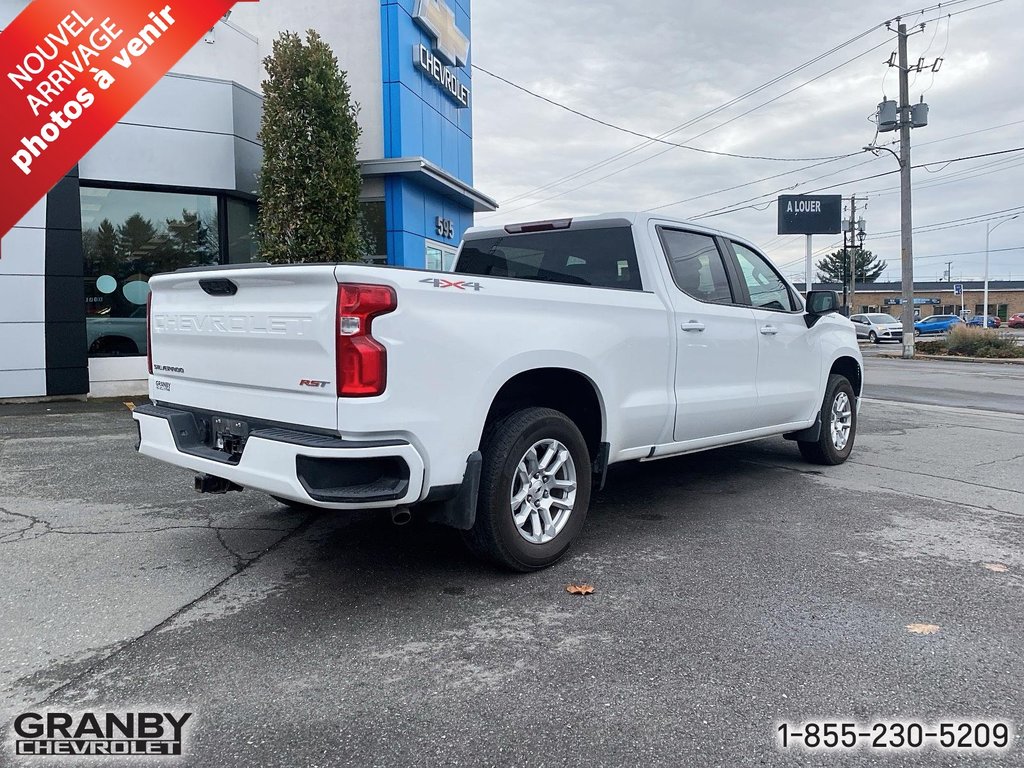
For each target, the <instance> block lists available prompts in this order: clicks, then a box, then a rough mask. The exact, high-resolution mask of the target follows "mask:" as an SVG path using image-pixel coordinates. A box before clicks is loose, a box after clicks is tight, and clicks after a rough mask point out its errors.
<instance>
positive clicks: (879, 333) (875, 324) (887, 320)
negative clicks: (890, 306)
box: [850, 313, 903, 344]
mask: <svg viewBox="0 0 1024 768" xmlns="http://www.w3.org/2000/svg"><path fill="white" fill-rule="evenodd" d="M850 322H851V323H853V325H854V327H855V328H856V329H857V338H858V339H867V340H868V341H870V342H872V343H874V344H881V343H882V342H883V341H902V340H903V323H901V322H900V321H899V320H897V319H896V318H895V317H893V316H892V315H883V314H877V313H876V314H869V315H852V316H851V317H850Z"/></svg>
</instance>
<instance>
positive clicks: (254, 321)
mask: <svg viewBox="0 0 1024 768" xmlns="http://www.w3.org/2000/svg"><path fill="white" fill-rule="evenodd" d="M150 286H151V288H152V291H153V294H152V299H151V301H152V306H151V309H150V312H151V321H150V333H151V342H150V350H151V353H152V363H153V374H154V376H153V378H152V379H151V384H150V395H151V397H152V398H153V399H154V400H158V401H160V402H163V403H167V404H174V405H182V406H188V407H191V408H198V409H202V410H206V411H211V412H214V413H222V414H229V415H234V416H240V417H247V418H252V419H261V420H266V421H275V422H286V423H288V424H295V425H303V426H309V427H314V428H319V429H329V430H336V429H337V428H338V400H337V391H336V379H337V373H336V370H335V338H336V333H337V330H336V323H337V300H338V284H337V281H336V279H335V277H334V267H333V266H331V265H309V266H286V267H250V268H240V269H230V268H228V269H222V270H197V271H194V272H177V273H173V274H169V275H161V276H158V277H155V278H153V279H152V280H151V281H150Z"/></svg>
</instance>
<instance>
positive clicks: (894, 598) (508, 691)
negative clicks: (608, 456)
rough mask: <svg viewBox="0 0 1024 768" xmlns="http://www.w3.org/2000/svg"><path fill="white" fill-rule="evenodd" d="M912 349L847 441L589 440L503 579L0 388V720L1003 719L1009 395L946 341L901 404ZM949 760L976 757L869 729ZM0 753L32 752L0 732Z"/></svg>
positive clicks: (567, 739) (695, 738)
mask: <svg viewBox="0 0 1024 768" xmlns="http://www.w3.org/2000/svg"><path fill="white" fill-rule="evenodd" d="M915 365H916V363H913V362H909V363H902V362H898V361H888V360H887V361H881V360H878V361H875V360H873V359H872V360H869V361H868V377H869V382H874V383H871V384H869V389H868V395H869V397H870V399H869V400H868V401H867V402H865V404H864V407H863V411H862V419H861V424H860V434H859V436H858V439H857V446H856V448H855V452H854V455H853V457H852V459H851V461H849V462H848V463H847V464H845V465H843V466H841V467H815V466H811V465H808V464H805V463H803V462H802V461H801V460H800V457H799V454H798V453H797V451H796V450H795V447H794V446H793V445H792V444H790V443H786V442H785V441H782V440H768V441H763V442H759V443H753V444H749V445H745V446H738V447H734V448H730V449H725V450H720V451H715V452H711V453H707V454H702V455H696V456H691V457H683V458H678V459H670V460H665V461H659V462H653V463H649V464H630V465H625V466H619V467H615V468H613V470H612V471H611V473H610V476H609V485H608V487H607V489H606V490H605V491H603V492H602V493H599V494H597V495H596V496H595V499H594V503H593V507H592V510H591V514H590V516H589V518H588V521H587V525H586V526H585V528H584V531H583V534H582V537H581V539H580V541H579V542H578V544H577V546H576V547H575V548H574V550H573V552H572V553H571V555H570V556H569V557H568V558H567V559H566V560H564V561H563V562H562V563H559V564H558V565H556V566H555V567H553V568H551V569H549V570H547V571H544V572H541V573H537V574H530V575H526V576H517V575H509V574H505V573H500V572H496V571H494V570H492V569H490V568H488V567H486V566H482V565H480V564H478V563H476V562H475V561H473V560H472V559H471V558H470V557H469V556H468V555H467V554H466V553H465V552H464V551H463V549H462V548H461V545H460V543H459V542H458V537H457V536H456V535H454V534H453V533H452V532H450V531H447V530H445V529H441V528H434V527H431V526H428V525H424V524H420V523H417V522H414V523H413V524H412V525H409V526H406V527H403V528H396V527H394V526H392V525H391V524H390V523H389V522H388V521H387V520H386V519H385V517H384V516H383V515H380V514H372V513H358V514H334V513H296V512H294V511H291V510H289V509H287V508H285V507H282V506H281V505H279V504H277V503H276V502H274V501H273V500H271V499H269V498H268V497H265V496H262V495H260V494H256V493H249V492H246V493H237V494H229V495H227V496H211V497H206V496H199V495H197V494H195V493H194V492H193V491H192V490H191V475H190V473H188V472H185V471H182V470H177V469H174V468H171V467H168V466H165V465H162V464H160V463H158V462H154V461H151V460H148V459H145V458H143V457H140V456H137V455H136V454H135V453H134V451H133V446H134V441H135V430H134V427H133V426H132V423H131V419H130V414H129V413H128V411H127V410H126V409H125V408H124V407H123V405H121V404H119V403H88V404H60V405H56V404H54V405H38V406H0V579H2V583H3V584H4V589H3V590H2V591H0V729H2V730H0V733H3V738H6V737H7V736H8V735H9V722H10V720H11V718H12V717H13V716H14V715H15V714H17V713H18V712H21V711H25V710H26V709H28V708H33V709H38V708H54V709H65V708H66V709H68V710H69V711H82V710H86V709H90V708H93V709H98V710H101V711H105V710H107V709H113V710H116V709H118V708H120V709H122V710H124V709H131V708H140V707H149V706H163V707H168V708H169V709H168V711H170V709H174V710H176V711H191V712H194V713H195V716H194V718H193V720H192V721H191V722H190V724H189V726H188V728H187V729H186V751H187V756H186V758H184V759H183V760H182V761H181V762H180V763H176V764H181V765H189V766H192V765H195V766H215V767H216V768H228V767H233V766H250V765H261V766H289V768H290V767H291V766H300V765H301V766H325V767H326V766H337V765H358V766H376V765H379V766H396V765H401V766H404V765H416V766H420V765H422V766H432V765H441V764H444V765H467V766H480V765H494V766H505V765H568V766H577V765H578V766H602V765H607V766H617V765H641V764H642V765H666V766H677V765H684V766H725V765H729V766H732V765H751V764H754V765H820V764H821V762H822V757H821V755H818V754H811V753H806V752H800V751H794V750H790V751H787V752H783V751H781V750H779V749H777V748H776V747H775V746H774V742H773V734H774V733H775V727H776V726H777V724H778V723H779V722H780V721H782V720H787V721H790V722H799V721H801V720H807V719H811V718H820V719H832V720H850V719H852V720H856V721H859V722H861V723H870V722H873V721H877V720H881V719H902V720H915V719H917V720H925V721H932V722H934V721H937V720H940V719H945V718H953V717H956V718H971V719H1003V720H1006V719H1009V720H1011V721H1014V722H1015V724H1016V728H1017V731H1018V732H1020V731H1024V714H1022V713H1024V636H1022V633H1021V628H1022V627H1024V601H1022V600H1021V594H1022V591H1024V471H1022V467H1021V466H1020V464H1019V462H1020V459H1019V458H1016V459H1015V458H1012V457H1015V456H1018V454H1020V450H1021V440H1022V438H1024V408H1020V407H1019V406H1018V407H1017V410H1016V412H1002V413H1000V412H996V411H993V410H990V409H987V408H986V407H985V405H986V403H989V402H990V401H989V400H987V399H986V398H990V397H993V396H994V397H997V398H998V402H999V404H1000V406H1001V407H1003V410H1006V409H1008V408H1009V407H1010V405H1011V404H1012V402H1011V401H1010V400H1008V399H1007V396H1006V389H1007V385H1006V383H1005V382H1004V381H1002V380H1001V379H998V378H995V379H991V381H993V382H997V383H994V384H992V386H991V387H990V389H992V390H993V391H992V392H986V391H984V389H985V387H986V384H985V382H986V381H988V380H989V379H987V378H986V377H980V378H978V379H970V380H964V381H963V382H961V384H959V385H956V386H954V387H952V388H951V387H950V386H949V382H950V377H954V376H956V375H958V374H957V371H962V370H963V369H964V366H962V365H961V366H959V367H957V368H955V369H950V370H944V371H943V373H942V376H939V377H937V378H936V379H935V380H934V382H935V384H934V386H932V387H931V389H930V390H929V391H928V392H927V393H926V394H925V395H923V396H921V397H915V398H914V399H919V400H925V401H926V402H930V403H932V404H931V405H928V404H920V403H908V402H901V398H902V397H903V395H904V394H905V392H906V391H908V388H913V389H914V391H915V392H920V391H921V390H924V389H928V388H929V381H930V379H929V377H928V376H921V375H920V373H919V372H918V370H917V369H915V368H914V367H913V366H915ZM929 365H931V364H929ZM950 365H956V364H950ZM882 366H884V375H881V374H880V375H878V376H877V377H875V378H872V376H873V375H874V374H875V373H876V372H877V371H878V370H879V369H881V367H882ZM1021 373H1024V371H1021ZM961 375H963V374H961ZM978 382H981V384H980V385H979V384H978ZM979 386H980V388H981V389H982V390H983V391H980V392H978V391H977V390H978V388H979ZM972 393H973V395H972ZM972 397H975V398H976V399H974V400H972ZM991 566H999V567H998V568H996V569H995V570H993V569H992V568H991ZM580 581H586V582H589V583H591V584H593V585H594V586H595V588H596V591H595V594H594V595H591V596H589V597H585V598H581V597H575V596H572V595H568V594H566V593H565V585H566V584H568V583H571V582H580ZM915 623H923V624H934V625H936V626H938V627H939V630H938V632H937V633H936V634H933V635H927V636H922V635H915V634H911V633H909V632H908V631H907V625H910V624H915ZM841 759H842V760H843V762H844V764H845V763H851V764H861V763H866V762H872V763H876V762H877V761H878V759H879V756H878V754H877V752H872V751H871V750H867V749H862V750H859V751H856V752H853V753H850V754H847V755H844V756H843V757H842V758H841ZM954 760H955V763H956V764H957V765H990V764H993V763H994V762H996V758H995V757H994V756H992V755H986V754H966V753H963V754H957V755H955V756H953V755H950V756H943V755H941V754H940V753H938V752H936V751H934V750H932V751H928V752H925V753H922V754H916V755H915V754H913V753H905V752H904V753H898V754H897V753H890V754H888V755H886V756H885V761H886V763H887V764H889V765H896V766H902V765H915V766H916V765H939V764H947V763H949V762H950V761H954ZM37 762H40V764H41V761H37ZM8 764H14V765H19V766H21V765H30V764H32V763H14V758H13V757H12V756H11V751H10V749H9V747H7V746H6V745H3V744H2V739H0V765H2V766H6V765H8ZM89 764H90V765H96V766H104V768H106V765H111V766H116V765H123V764H125V763H119V762H117V761H116V760H111V761H109V762H104V761H102V760H98V761H94V760H90V761H89ZM950 764H951V763H950ZM998 764H1000V765H1024V743H1022V742H1021V737H1020V736H1017V737H1016V741H1015V746H1014V749H1013V750H1012V751H1011V752H1009V753H1007V754H1005V755H1002V756H1001V757H999V759H998Z"/></svg>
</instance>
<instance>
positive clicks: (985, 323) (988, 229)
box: [981, 213, 1020, 328]
mask: <svg viewBox="0 0 1024 768" xmlns="http://www.w3.org/2000/svg"><path fill="white" fill-rule="evenodd" d="M1017 216H1020V214H1019V213H1018V214H1016V215H1015V216H1011V217H1010V218H1008V219H1003V220H1002V221H1000V222H999V223H998V224H996V225H995V226H992V222H989V223H987V224H986V225H985V298H984V302H985V303H984V304H983V305H982V307H983V309H982V311H981V316H982V318H983V319H982V321H981V327H982V328H988V241H989V237H990V236H991V235H992V230H994V229H996V228H997V227H998V226H999V224H1005V223H1006V222H1008V221H1013V220H1014V219H1016V218H1017Z"/></svg>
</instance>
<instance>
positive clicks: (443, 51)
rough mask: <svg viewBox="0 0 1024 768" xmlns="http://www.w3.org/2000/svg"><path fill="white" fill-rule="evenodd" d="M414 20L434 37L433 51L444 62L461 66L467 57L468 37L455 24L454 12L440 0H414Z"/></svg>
mask: <svg viewBox="0 0 1024 768" xmlns="http://www.w3.org/2000/svg"><path fill="white" fill-rule="evenodd" d="M413 18H415V19H416V22H417V23H418V24H419V25H420V26H421V27H423V29H425V30H426V31H427V33H428V34H429V35H430V36H431V37H433V38H434V40H435V43H434V52H435V53H436V54H437V55H438V56H439V57H441V59H443V60H444V61H445V63H446V64H450V65H452V66H456V67H461V66H464V65H465V64H466V61H467V60H468V58H469V38H468V37H466V36H465V35H464V34H462V30H460V29H459V28H458V27H457V26H455V12H454V11H453V10H452V9H451V8H449V7H448V6H447V5H445V4H444V3H443V2H441V0H416V13H415V14H414V15H413Z"/></svg>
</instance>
